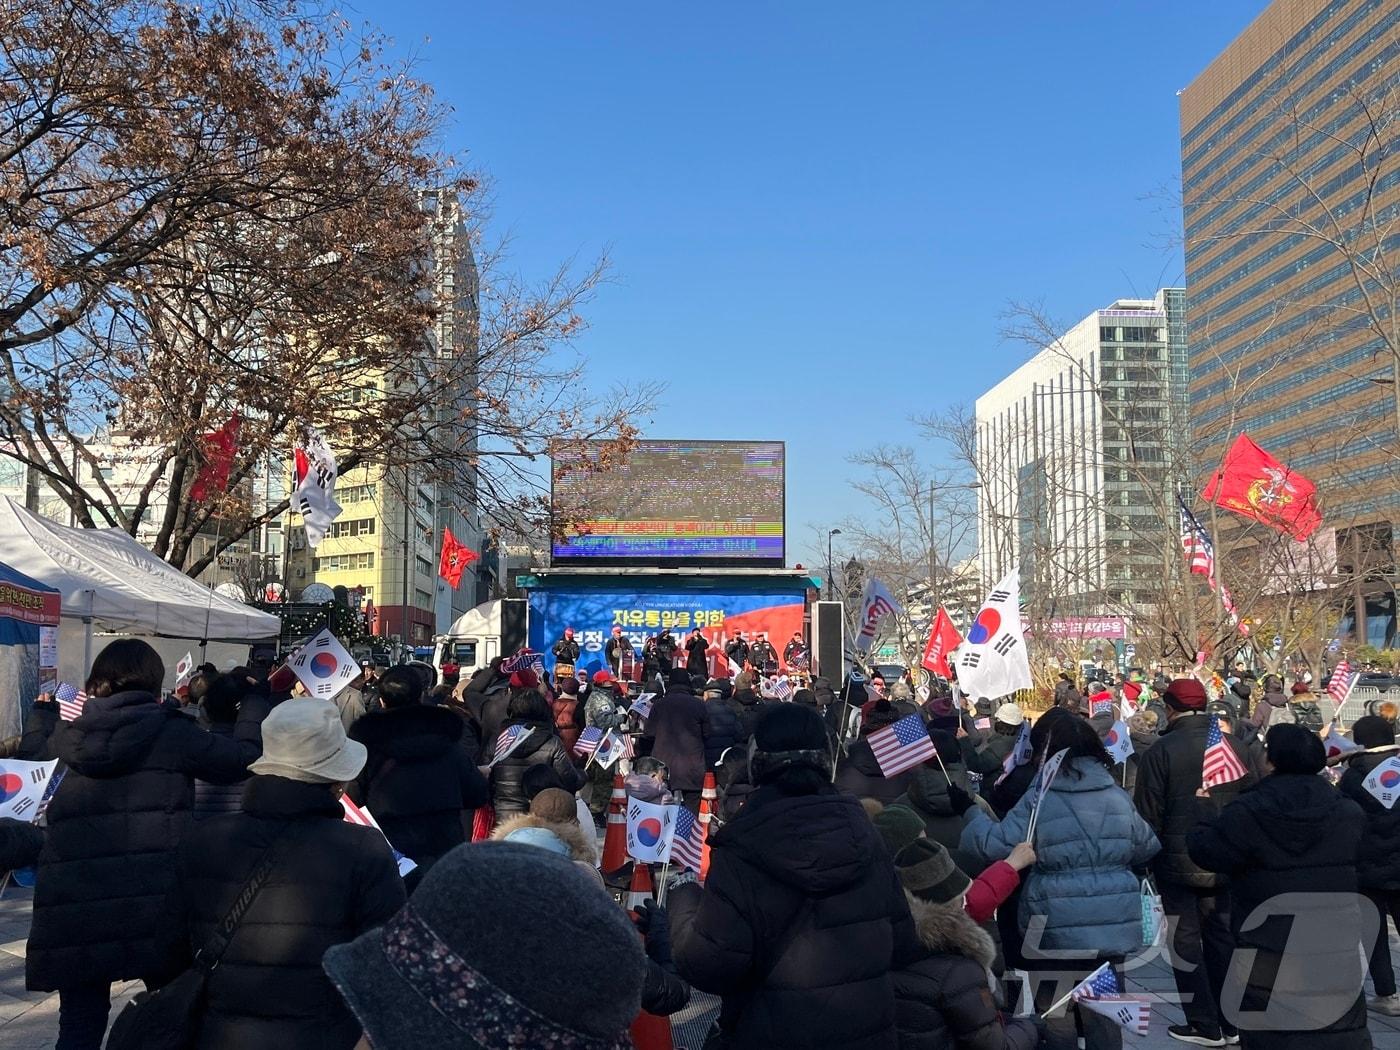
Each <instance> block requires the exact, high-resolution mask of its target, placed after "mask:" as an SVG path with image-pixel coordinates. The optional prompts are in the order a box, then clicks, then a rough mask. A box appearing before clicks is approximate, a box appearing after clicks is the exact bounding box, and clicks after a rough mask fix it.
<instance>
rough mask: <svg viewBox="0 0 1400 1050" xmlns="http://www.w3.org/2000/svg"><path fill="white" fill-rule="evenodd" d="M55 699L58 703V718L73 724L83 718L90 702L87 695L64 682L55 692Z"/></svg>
mask: <svg viewBox="0 0 1400 1050" xmlns="http://www.w3.org/2000/svg"><path fill="white" fill-rule="evenodd" d="M53 698H54V699H55V700H56V701H58V717H59V719H60V720H61V721H64V722H72V721H75V720H76V719H78V718H79V717H81V716H82V713H83V708H85V707H86V706H87V700H88V697H87V693H85V692H83V691H82V690H81V689H79V688H78V687H77V686H76V685H72V684H70V683H68V682H64V683H63V684H62V685H60V686H59V687H58V689H56V690H55V691H54V694H53Z"/></svg>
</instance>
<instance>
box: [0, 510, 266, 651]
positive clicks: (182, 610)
mask: <svg viewBox="0 0 1400 1050" xmlns="http://www.w3.org/2000/svg"><path fill="white" fill-rule="evenodd" d="M0 562H4V563H5V564H7V565H12V566H14V567H15V568H16V569H18V570H19V571H20V572H22V573H24V574H26V575H27V576H31V577H33V578H34V579H36V580H38V581H40V582H41V583H46V584H48V585H49V586H50V587H54V588H56V589H57V590H58V592H59V593H60V595H62V598H63V614H62V615H63V621H64V623H63V629H62V630H61V631H60V669H64V668H67V669H70V670H71V669H74V668H75V667H76V661H74V660H73V659H72V657H73V655H75V654H74V653H73V652H72V650H73V649H74V648H76V646H73V645H65V644H64V643H65V642H66V641H67V640H68V639H70V638H73V637H74V635H75V634H76V631H74V630H70V629H69V628H78V627H79V626H81V631H82V648H83V662H82V667H81V668H80V669H78V670H79V674H80V675H86V673H87V670H88V668H89V667H90V666H91V664H92V636H93V634H94V633H108V634H128V635H130V634H135V635H152V636H156V637H162V638H188V639H193V640H196V641H205V640H207V641H228V642H251V641H258V640H262V639H266V638H274V637H276V636H277V633H278V631H279V630H280V627H281V624H280V621H279V620H278V619H277V617H275V616H271V615H269V614H268V613H264V612H259V611H258V610H257V609H254V608H252V607H251V606H247V605H244V604H242V603H241V602H237V601H233V600H232V599H230V598H225V597H223V596H222V595H219V594H215V593H214V592H213V591H211V590H210V589H209V588H208V587H205V586H204V585H203V584H201V583H199V582H197V581H195V580H193V579H191V578H190V577H188V576H186V575H185V574H184V573H182V572H180V571H179V570H178V569H176V568H174V567H173V566H171V565H170V564H169V563H168V562H164V561H161V560H160V559H159V558H157V557H156V556H155V555H154V554H152V553H151V552H150V551H148V550H146V548H145V547H142V546H141V544H139V543H138V542H136V540H134V539H133V538H132V537H131V536H128V535H127V534H126V533H125V532H122V531H121V530H120V529H78V528H72V527H70V526H67V525H60V524H58V523H57V522H54V521H50V520H48V519H47V518H41V517H38V516H37V515H34V514H31V513H30V512H29V511H27V510H25V508H24V507H23V506H22V505H20V504H18V503H16V502H15V501H14V500H12V499H9V498H8V497H7V498H4V499H3V500H0ZM64 650H67V652H64Z"/></svg>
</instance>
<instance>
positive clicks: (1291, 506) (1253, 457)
mask: <svg viewBox="0 0 1400 1050" xmlns="http://www.w3.org/2000/svg"><path fill="white" fill-rule="evenodd" d="M1316 496H1317V486H1316V485H1314V484H1313V483H1312V482H1311V481H1309V480H1308V479H1307V478H1305V477H1303V475H1301V474H1298V473H1296V472H1294V471H1291V470H1289V469H1288V468H1287V467H1285V466H1284V465H1283V464H1282V463H1280V462H1279V461H1278V460H1276V459H1274V457H1273V456H1271V455H1269V454H1268V453H1267V452H1265V451H1264V450H1263V449H1262V448H1260V447H1259V446H1258V445H1256V444H1255V443H1254V442H1253V441H1251V440H1249V438H1248V436H1246V435H1244V434H1241V435H1240V436H1239V437H1238V438H1236V439H1235V443H1234V444H1233V445H1231V446H1230V451H1229V452H1227V453H1225V461H1224V462H1223V463H1222V464H1221V465H1220V470H1219V472H1218V473H1216V475H1215V476H1214V477H1212V478H1211V479H1210V484H1209V485H1207V486H1206V490H1205V492H1203V493H1201V497H1202V498H1203V499H1204V500H1205V501H1206V502H1207V503H1217V504H1219V505H1220V506H1222V507H1224V508H1225V509H1226V510H1233V511H1234V512H1235V513H1236V514H1242V515H1244V516H1245V517H1246V518H1253V519H1254V520H1255V521H1260V522H1263V523H1264V524H1265V525H1268V526H1269V527H1270V528H1272V529H1277V530H1278V531H1279V532H1284V533H1287V534H1288V535H1290V536H1292V537H1293V538H1294V539H1295V540H1298V541H1299V542H1302V541H1303V540H1305V539H1307V538H1308V537H1309V536H1311V535H1312V534H1313V533H1314V532H1316V531H1317V527H1318V526H1319V525H1321V524H1322V513H1321V512H1320V511H1319V510H1318V509H1317V503H1316Z"/></svg>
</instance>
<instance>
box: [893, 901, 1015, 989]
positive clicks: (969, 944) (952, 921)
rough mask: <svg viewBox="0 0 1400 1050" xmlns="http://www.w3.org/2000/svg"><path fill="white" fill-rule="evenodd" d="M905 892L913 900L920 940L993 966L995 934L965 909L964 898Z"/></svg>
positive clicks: (938, 949) (938, 950)
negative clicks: (945, 899)
mask: <svg viewBox="0 0 1400 1050" xmlns="http://www.w3.org/2000/svg"><path fill="white" fill-rule="evenodd" d="M904 896H905V897H906V898H907V899H908V901H909V913H910V914H911V915H912V916H914V931H915V932H916V933H917V934H918V936H919V943H921V944H922V945H923V946H924V947H925V948H927V949H928V950H929V951H931V952H936V953H939V954H942V955H961V956H962V957H963V958H965V959H971V960H972V961H973V962H975V963H977V964H978V965H979V966H981V967H982V969H984V970H990V969H991V966H992V962H993V960H995V959H996V954H997V952H996V946H995V945H994V944H993V943H992V938H991V935H990V934H989V933H987V931H986V930H984V929H982V927H980V926H978V925H977V924H976V923H975V922H973V921H972V918H971V917H970V916H969V915H968V914H967V912H965V911H964V910H963V906H962V902H961V901H954V902H950V903H948V904H933V903H931V902H929V901H925V900H920V899H919V898H918V897H915V896H914V895H913V894H912V893H909V892H907V891H906V892H905V894H904Z"/></svg>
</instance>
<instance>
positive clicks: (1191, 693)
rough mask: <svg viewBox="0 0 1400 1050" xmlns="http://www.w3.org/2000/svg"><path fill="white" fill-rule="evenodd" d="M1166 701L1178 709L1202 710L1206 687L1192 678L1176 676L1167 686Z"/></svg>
mask: <svg viewBox="0 0 1400 1050" xmlns="http://www.w3.org/2000/svg"><path fill="white" fill-rule="evenodd" d="M1166 701H1167V706H1168V707H1174V708H1176V709H1177V710H1178V711H1204V710H1205V707H1206V687H1205V686H1203V685H1202V684H1201V683H1200V682H1199V681H1197V680H1196V679H1194V678H1178V679H1176V680H1175V681H1174V682H1172V684H1171V685H1169V686H1167V694H1166Z"/></svg>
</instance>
